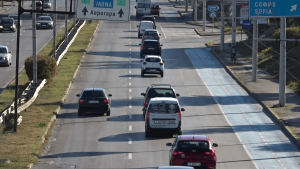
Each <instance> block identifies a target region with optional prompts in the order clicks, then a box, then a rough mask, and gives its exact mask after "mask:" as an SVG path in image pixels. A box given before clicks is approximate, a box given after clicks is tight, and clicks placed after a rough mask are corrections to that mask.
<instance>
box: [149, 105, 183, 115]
mask: <svg viewBox="0 0 300 169" xmlns="http://www.w3.org/2000/svg"><path fill="white" fill-rule="evenodd" d="M149 111H150V112H151V113H169V114H172V113H178V112H179V106H178V105H177V104H171V103H152V104H150V107H149Z"/></svg>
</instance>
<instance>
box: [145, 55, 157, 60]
mask: <svg viewBox="0 0 300 169" xmlns="http://www.w3.org/2000/svg"><path fill="white" fill-rule="evenodd" d="M146 58H160V56H159V55H146V56H145V59H146Z"/></svg>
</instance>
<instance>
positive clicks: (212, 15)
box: [209, 11, 217, 34]
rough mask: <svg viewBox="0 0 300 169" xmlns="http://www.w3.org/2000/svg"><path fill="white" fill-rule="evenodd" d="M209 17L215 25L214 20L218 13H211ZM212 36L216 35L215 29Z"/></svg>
mask: <svg viewBox="0 0 300 169" xmlns="http://www.w3.org/2000/svg"><path fill="white" fill-rule="evenodd" d="M209 16H210V18H212V23H213V25H214V19H215V17H216V16H217V13H216V12H214V11H212V12H210V14H209ZM212 34H214V27H213V28H212Z"/></svg>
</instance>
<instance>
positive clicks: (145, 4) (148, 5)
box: [138, 3, 150, 8]
mask: <svg viewBox="0 0 300 169" xmlns="http://www.w3.org/2000/svg"><path fill="white" fill-rule="evenodd" d="M138 8H150V4H149V3H139V4H138Z"/></svg>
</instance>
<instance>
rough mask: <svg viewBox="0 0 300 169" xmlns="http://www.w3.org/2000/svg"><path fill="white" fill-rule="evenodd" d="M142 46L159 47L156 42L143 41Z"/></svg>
mask: <svg viewBox="0 0 300 169" xmlns="http://www.w3.org/2000/svg"><path fill="white" fill-rule="evenodd" d="M144 45H145V46H153V47H157V46H159V42H157V41H144Z"/></svg>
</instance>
